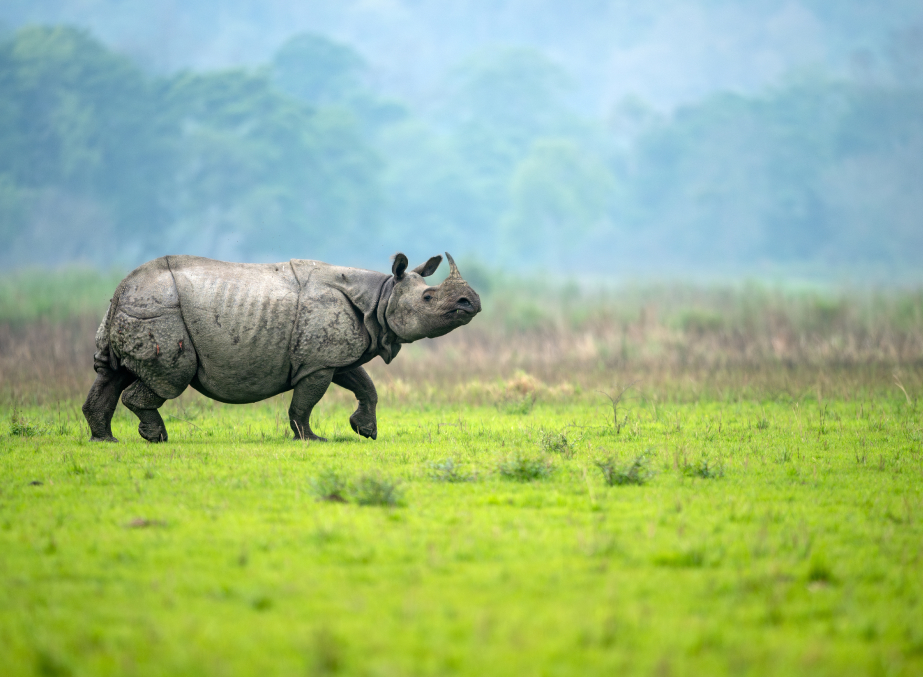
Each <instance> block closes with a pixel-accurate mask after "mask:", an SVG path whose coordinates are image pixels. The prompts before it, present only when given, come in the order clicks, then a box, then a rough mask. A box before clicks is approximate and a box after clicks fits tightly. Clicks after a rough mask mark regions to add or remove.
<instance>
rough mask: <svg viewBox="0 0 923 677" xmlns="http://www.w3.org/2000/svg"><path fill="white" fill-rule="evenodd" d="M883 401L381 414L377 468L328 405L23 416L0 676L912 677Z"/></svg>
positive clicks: (553, 403) (919, 431)
mask: <svg viewBox="0 0 923 677" xmlns="http://www.w3.org/2000/svg"><path fill="white" fill-rule="evenodd" d="M630 394H632V393H631V391H630V392H629V395H630ZM891 394H892V395H894V397H890V396H887V395H878V396H875V397H871V396H866V397H860V398H858V399H856V398H850V399H846V398H843V397H841V398H839V399H834V400H827V399H825V400H821V401H818V399H816V398H814V397H811V396H799V397H796V398H792V397H789V396H787V395H779V396H775V397H766V398H763V399H749V400H743V401H737V400H736V399H735V397H733V396H732V395H730V394H729V395H728V396H727V397H725V398H723V399H721V400H716V399H714V398H704V397H701V398H699V399H698V400H696V401H691V402H685V403H683V402H670V403H664V402H663V401H660V402H658V401H657V400H656V399H653V398H647V399H644V398H639V397H635V398H634V399H631V400H628V399H627V397H628V395H626V399H625V400H623V402H622V403H621V404H622V406H621V408H620V409H619V411H618V419H617V425H616V423H615V422H614V420H613V412H612V408H611V406H610V405H609V401H608V400H606V399H605V398H602V397H595V396H591V395H588V394H584V395H583V396H574V397H572V398H570V399H568V398H563V399H558V400H552V399H546V400H542V399H541V398H540V399H539V402H538V404H535V405H534V406H533V404H532V399H531V398H530V397H529V396H526V397H524V398H523V399H515V398H507V399H505V400H503V401H501V402H500V403H499V404H498V405H497V406H472V405H468V404H465V403H461V402H460V403H454V404H451V403H449V404H438V405H427V404H425V403H423V402H419V403H416V404H413V403H410V404H404V405H402V406H391V405H388V404H387V403H383V406H382V407H381V410H380V421H379V431H380V432H379V439H378V440H377V441H375V442H372V441H368V440H361V439H359V438H357V437H356V436H355V435H353V434H352V432H351V431H349V429H348V425H347V422H346V419H347V417H348V414H349V409H348V408H347V401H346V400H345V399H344V398H337V397H333V398H331V399H330V400H329V401H325V402H324V403H322V406H321V408H320V410H319V411H318V412H317V414H316V419H315V420H316V422H317V425H315V426H314V427H315V430H318V431H320V432H321V433H323V434H327V435H329V436H330V438H331V442H329V443H327V444H304V443H300V442H292V441H290V440H288V439H287V438H288V430H287V427H288V426H287V421H286V417H285V407H286V403H285V401H284V398H276V399H274V400H271V401H269V402H267V403H264V404H262V405H253V406H246V407H232V406H224V405H217V404H214V403H211V402H208V401H206V400H203V399H201V398H198V397H195V396H187V395H184V396H183V397H182V398H180V400H179V401H176V402H172V403H169V404H168V405H167V406H166V407H165V408H164V410H165V411H166V413H167V414H168V415H167V416H166V417H165V418H166V420H167V425H168V427H169V429H170V435H171V437H170V441H169V442H168V443H166V444H163V445H148V444H147V443H144V442H143V441H141V440H140V438H139V437H137V433H136V432H135V422H134V421H133V420H132V419H131V418H130V415H129V414H127V412H125V410H124V408H122V407H121V406H120V409H119V413H118V414H117V418H116V421H115V426H114V428H115V432H116V435H117V436H118V437H120V438H121V439H122V440H123V442H122V443H121V444H119V445H94V444H90V443H88V442H86V441H85V440H86V437H87V434H86V432H85V430H84V429H83V426H82V423H81V422H80V421H81V419H80V417H79V410H78V408H77V404H74V403H68V404H59V405H56V406H53V407H44V408H37V407H34V408H26V409H20V410H19V411H16V412H13V411H11V410H6V411H3V412H0V415H2V416H3V417H4V421H6V423H3V424H0V434H4V436H3V437H0V577H2V582H3V584H2V586H0V673H2V674H4V675H19V674H43V675H67V674H75V675H78V674H114V675H116V674H117V675H132V674H137V675H147V674H168V675H176V674H217V675H224V674H226V675H242V674H260V675H269V674H318V675H321V674H359V675H410V674H420V675H424V674H428V675H444V674H479V675H488V674H489V675H510V674H547V675H587V674H607V675H609V674H663V675H678V674H689V675H692V674H696V675H699V674H735V675H739V674H759V675H768V674H778V675H791V674H811V675H825V674H826V675H842V674H882V675H885V674H887V675H913V674H921V672H923V482H921V480H923V413H921V410H920V408H919V407H917V406H916V402H915V400H914V399H913V395H914V392H913V391H911V392H910V395H908V396H906V397H905V395H904V394H903V393H902V392H900V391H899V390H898V389H897V388H892V390H891ZM7 429H8V430H7ZM607 478H608V480H609V481H610V482H612V486H609V484H607V481H606V480H607ZM324 498H326V500H324Z"/></svg>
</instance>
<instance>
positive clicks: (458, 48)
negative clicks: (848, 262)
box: [0, 0, 923, 115]
mask: <svg viewBox="0 0 923 677" xmlns="http://www.w3.org/2000/svg"><path fill="white" fill-rule="evenodd" d="M921 18H923V6H920V4H919V2H917V1H913V2H911V1H908V0H884V1H882V0H879V1H878V2H874V3H871V2H867V1H860V0H828V1H826V2H824V1H821V0H752V1H750V2H734V1H731V0H687V1H677V0H664V1H662V2H658V3H639V2H636V1H635V0H584V1H582V2H579V3H573V2H561V1H558V0H506V1H497V0H493V1H489V0H488V1H484V0H474V1H472V0H313V1H311V2H295V1H293V0H228V1H225V2H220V3H219V2H205V1H202V0H183V1H179V0H157V1H156V2H144V1H141V0H132V1H131V2H128V1H125V0H4V2H3V3H2V4H0V21H2V22H3V23H5V24H6V25H7V26H8V27H15V26H18V25H21V24H23V23H29V22H69V23H76V24H80V25H84V26H87V27H88V28H90V29H91V30H92V31H93V32H94V33H95V34H96V35H97V36H99V37H100V38H102V39H103V40H104V41H105V42H107V43H109V44H110V45H112V46H114V47H115V48H117V49H119V50H121V51H124V52H127V53H129V54H132V55H133V56H135V57H136V58H137V59H138V60H139V61H141V62H142V63H145V64H146V65H148V66H149V67H152V68H156V69H158V70H174V69H179V68H188V67H193V68H199V69H213V68H222V67H228V66H234V65H241V64H257V63H263V62H266V61H267V60H268V59H269V57H270V56H271V54H272V53H273V52H274V51H275V50H276V49H277V47H278V46H279V45H280V44H281V43H282V42H283V41H284V40H285V39H286V38H288V37H290V36H291V35H293V34H295V33H298V32H301V31H316V32H322V33H326V34H328V35H331V36H333V37H335V38H338V39H340V40H342V41H344V42H347V43H350V44H351V45H353V46H355V47H356V48H357V49H358V50H359V51H360V52H361V53H363V54H364V55H365V57H366V58H367V59H368V60H369V62H370V63H371V64H372V66H373V76H374V77H375V79H376V80H377V82H378V84H379V85H380V86H381V87H382V89H383V90H385V91H387V92H389V93H391V94H393V95H397V96H399V97H402V98H405V99H407V100H408V101H410V102H412V103H414V104H416V105H425V104H426V103H427V100H428V99H430V98H432V97H433V96H434V94H436V92H435V91H434V90H435V88H436V87H437V86H438V82H439V81H440V80H441V78H442V76H443V74H444V73H445V71H446V70H447V69H448V68H450V67H451V66H452V65H453V64H455V63H457V62H458V61H460V60H461V59H464V58H465V57H466V56H468V55H470V54H471V53H473V52H476V51H477V50H478V49H479V48H482V47H485V46H493V45H530V46H535V47H538V48H540V49H542V50H544V51H545V52H547V53H548V54H549V55H550V56H551V57H552V58H553V59H554V60H555V61H557V62H558V63H560V64H561V65H562V66H564V67H565V69H566V70H567V71H568V72H570V73H571V75H572V76H573V78H574V80H575V83H574V84H575V86H574V88H573V92H572V96H573V101H574V103H575V104H576V105H578V106H579V107H581V108H583V109H584V110H586V111H587V112H590V113H593V114H595V115H604V114H605V113H606V111H607V110H608V109H609V108H610V107H611V106H612V105H613V103H614V102H617V101H619V100H621V99H622V98H623V97H624V96H626V95H637V96H640V97H641V98H643V99H646V100H647V101H649V102H650V103H652V104H654V105H655V106H657V107H659V108H671V107H673V106H675V105H676V104H678V103H682V102H686V101H691V100H695V99H698V98H700V97H701V96H702V95H703V94H705V93H708V92H710V91H714V90H716V89H732V90H739V91H754V90H756V89H759V88H761V87H763V86H765V85H766V84H768V83H772V82H774V81H777V80H778V79H779V78H780V77H783V76H784V75H785V74H787V73H790V72H793V71H797V70H799V69H818V68H819V69H824V70H827V71H836V72H843V71H845V70H847V69H848V68H849V64H850V61H851V59H854V58H855V55H856V54H859V53H865V54H871V55H872V60H873V61H874V54H875V52H876V51H877V50H878V49H879V48H880V46H881V44H883V42H884V41H885V40H886V39H887V36H888V34H889V33H890V32H891V31H894V30H897V29H900V28H901V27H903V26H905V25H906V24H908V23H909V22H910V21H912V20H914V19H916V20H920V19H921Z"/></svg>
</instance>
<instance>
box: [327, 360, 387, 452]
mask: <svg viewBox="0 0 923 677" xmlns="http://www.w3.org/2000/svg"><path fill="white" fill-rule="evenodd" d="M333 382H334V383H336V384H337V385H338V386H340V387H341V388H346V389H347V390H351V391H352V392H353V393H354V394H355V396H356V399H357V400H359V406H358V407H356V411H354V412H353V415H352V416H350V417H349V425H350V426H352V429H353V430H354V431H355V432H356V433H358V434H359V435H362V436H363V437H371V438H372V439H373V440H374V439H375V438H377V437H378V420H377V419H376V417H375V407H376V406H377V405H378V393H377V392H376V391H375V384H374V383H373V382H372V377H371V376H369V374H368V372H367V371H366V370H365V369H363V368H362V367H356V368H355V369H350V370H349V371H342V372H339V373H337V374H334V376H333Z"/></svg>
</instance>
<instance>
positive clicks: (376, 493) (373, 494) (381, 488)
mask: <svg viewBox="0 0 923 677" xmlns="http://www.w3.org/2000/svg"><path fill="white" fill-rule="evenodd" d="M352 495H353V499H354V500H355V501H356V503H358V504H359V505H388V506H395V505H399V504H400V503H401V499H402V498H403V496H404V491H403V488H402V487H401V482H400V480H397V479H393V478H391V477H386V476H384V475H379V474H377V473H376V474H369V475H362V476H361V477H360V478H359V479H358V480H356V483H355V486H354V487H353V491H352Z"/></svg>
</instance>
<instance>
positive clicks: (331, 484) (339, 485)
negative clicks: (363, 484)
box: [311, 468, 349, 502]
mask: <svg viewBox="0 0 923 677" xmlns="http://www.w3.org/2000/svg"><path fill="white" fill-rule="evenodd" d="M348 488H349V483H348V481H347V479H346V477H345V476H344V475H343V474H342V473H341V472H339V471H337V470H335V469H333V468H327V469H325V470H323V471H322V472H320V473H319V474H318V475H317V476H316V477H312V478H311V491H312V493H313V494H314V495H315V496H317V498H319V499H320V500H322V501H334V502H337V501H338V502H346V496H347V495H348Z"/></svg>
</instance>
